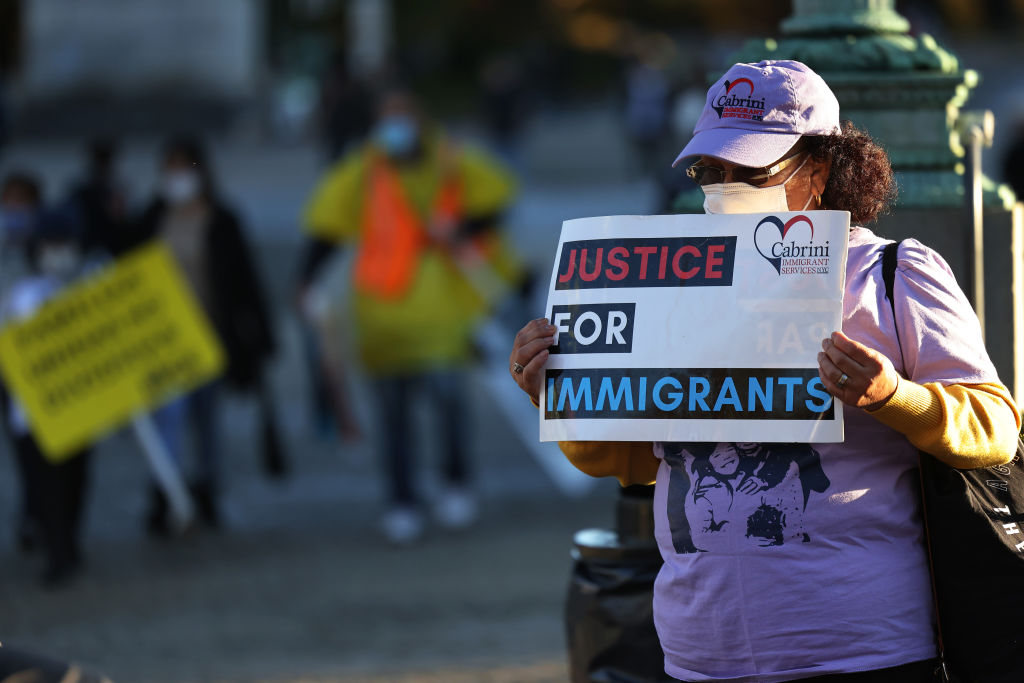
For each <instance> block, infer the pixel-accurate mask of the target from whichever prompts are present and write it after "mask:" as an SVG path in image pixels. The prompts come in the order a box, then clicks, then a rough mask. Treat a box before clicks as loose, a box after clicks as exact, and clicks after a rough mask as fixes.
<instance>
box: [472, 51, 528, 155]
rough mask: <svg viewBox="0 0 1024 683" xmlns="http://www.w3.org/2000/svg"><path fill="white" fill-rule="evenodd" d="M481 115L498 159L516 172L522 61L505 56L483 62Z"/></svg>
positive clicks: (522, 119)
mask: <svg viewBox="0 0 1024 683" xmlns="http://www.w3.org/2000/svg"><path fill="white" fill-rule="evenodd" d="M480 85H481V88H482V94H483V105H484V115H485V116H486V121H487V128H488V129H489V132H490V134H491V138H492V139H493V140H494V143H495V145H496V147H497V149H498V152H499V153H500V154H501V156H502V159H504V161H505V162H506V163H508V164H510V165H512V166H513V168H519V167H520V166H521V164H520V163H519V149H518V142H519V133H520V131H521V130H522V128H523V124H524V123H526V117H527V109H528V100H527V96H528V90H527V81H526V73H525V70H524V68H523V64H522V61H521V60H520V59H518V58H517V57H516V56H515V55H512V54H506V55H501V56H498V57H495V58H494V59H491V60H489V61H487V62H486V63H485V64H484V66H483V67H482V68H481V70H480Z"/></svg>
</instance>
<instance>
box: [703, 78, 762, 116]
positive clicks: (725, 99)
mask: <svg viewBox="0 0 1024 683" xmlns="http://www.w3.org/2000/svg"><path fill="white" fill-rule="evenodd" d="M738 85H746V86H747V93H746V95H747V96H746V97H741V96H740V93H739V92H736V93H733V92H732V90H733V88H735V87H736V86H738ZM711 108H712V109H714V110H715V111H716V112H718V118H720V119H729V118H734V119H748V120H751V121H760V120H762V119H763V118H764V98H763V97H762V98H761V99H757V98H755V97H754V84H753V83H752V82H751V80H750V79H749V78H737V79H736V80H735V81H732V82H730V81H725V92H724V93H722V94H721V95H720V96H719V97H718V99H717V100H716V101H715V103H714V104H713V105H712V106H711Z"/></svg>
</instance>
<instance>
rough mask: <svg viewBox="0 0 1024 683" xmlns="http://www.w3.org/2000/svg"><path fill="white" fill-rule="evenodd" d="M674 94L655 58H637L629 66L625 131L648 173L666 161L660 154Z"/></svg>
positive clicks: (657, 168) (640, 162)
mask: <svg viewBox="0 0 1024 683" xmlns="http://www.w3.org/2000/svg"><path fill="white" fill-rule="evenodd" d="M671 95H672V92H671V88H670V86H669V82H668V77H667V76H666V75H665V72H664V70H663V69H661V68H659V66H658V65H657V64H656V63H655V62H654V60H653V59H652V58H646V59H645V58H640V59H637V60H635V61H634V62H633V63H632V64H631V65H630V66H629V68H628V69H627V71H626V111H625V117H626V133H627V134H628V135H629V139H630V142H632V144H633V148H634V150H635V151H636V155H637V158H638V160H639V164H640V170H641V172H642V173H644V174H645V175H650V174H653V173H655V172H656V171H657V170H659V169H661V168H663V167H664V165H665V163H664V162H665V160H664V159H663V158H661V157H662V156H663V153H664V147H663V143H664V140H665V137H666V135H667V133H668V130H669V109H670V106H671Z"/></svg>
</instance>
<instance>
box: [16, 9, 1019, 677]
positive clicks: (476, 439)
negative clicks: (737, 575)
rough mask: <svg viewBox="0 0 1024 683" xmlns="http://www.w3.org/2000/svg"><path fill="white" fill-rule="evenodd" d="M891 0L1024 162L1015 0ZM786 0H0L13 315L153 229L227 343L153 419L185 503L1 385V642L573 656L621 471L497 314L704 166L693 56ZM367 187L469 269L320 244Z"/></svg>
mask: <svg viewBox="0 0 1024 683" xmlns="http://www.w3.org/2000/svg"><path fill="white" fill-rule="evenodd" d="M896 9H897V10H898V11H899V12H900V13H901V14H903V15H904V16H905V17H907V18H908V19H909V20H910V22H911V25H912V32H913V33H928V34H931V35H933V36H935V37H936V39H937V40H938V41H939V43H940V44H942V45H944V46H945V47H947V48H949V49H951V50H952V51H953V52H954V53H955V54H956V55H958V56H959V57H960V59H961V62H962V64H963V65H964V66H967V67H970V68H974V69H977V70H978V71H980V73H981V75H982V82H981V84H980V85H979V86H978V87H977V88H976V89H975V91H974V92H973V94H972V99H971V101H970V103H969V104H970V106H971V107H972V108H979V109H990V110H992V111H993V112H994V113H995V116H996V135H995V143H994V146H993V148H992V149H991V150H987V151H986V156H985V169H986V172H987V174H988V175H989V176H990V177H992V178H995V179H997V180H1002V181H1005V182H1009V183H1011V184H1012V185H1014V186H1015V187H1016V188H1017V192H1018V196H1021V194H1024V187H1022V186H1024V173H1022V169H1024V76H1021V75H1020V73H1021V72H1020V69H1019V64H1020V60H1021V59H1022V58H1024V48H1022V45H1024V42H1022V39H1024V28H1022V27H1024V2H1021V0H986V1H985V2H980V1H973V0H935V1H934V2H926V1H923V0H921V1H917V2H910V1H907V2H897V3H896ZM791 11H792V8H791V6H790V3H788V2H753V1H751V0H644V1H643V2H634V1H627V0H522V1H520V2H499V1H498V0H439V1H438V2H429V3H425V2H412V1H411V0H215V1H210V0H176V1H175V2H166V1H163V0H75V1H74V2H69V1H67V0H0V245H2V246H0V289H2V291H0V300H2V301H3V302H4V304H3V306H4V308H3V309H2V310H3V315H4V316H5V318H7V319H9V318H12V317H17V316H18V315H19V314H22V315H23V314H25V313H26V312H27V311H31V310H33V308H34V307H38V305H40V304H41V302H42V301H44V300H45V299H46V298H47V297H49V296H53V295H55V294H57V293H59V291H60V289H61V288H63V287H66V286H69V285H70V284H72V283H73V282H74V281H75V280H76V279H77V278H79V277H83V276H86V275H87V274H88V273H89V272H91V271H94V270H96V269H101V268H104V267H107V266H109V264H110V263H111V262H113V261H116V259H118V258H120V257H122V256H123V255H124V254H126V253H128V252H130V250H131V249H132V248H134V247H136V246H138V245H140V244H144V243H146V242H147V241H150V240H154V239H156V240H163V241H164V242H165V243H167V244H168V245H169V246H170V247H171V249H172V252H174V254H175V256H176V257H177V258H178V260H179V265H181V267H182V270H183V272H184V273H185V275H186V279H187V280H188V282H189V284H190V285H191V286H192V287H193V289H194V291H195V293H196V296H197V299H198V300H199V301H200V303H201V305H202V306H203V308H204V309H205V310H206V311H207V313H209V314H210V316H211V319H212V322H213V323H214V327H215V328H216V329H217V331H218V333H220V335H221V338H222V339H221V340H222V343H223V344H224V346H225V348H226V349H227V351H228V353H229V356H230V363H229V368H228V372H227V375H226V376H225V377H224V378H222V379H221V380H218V381H217V382H214V383H212V384H209V385H206V386H204V387H202V388H200V389H198V390H196V391H194V392H192V393H190V394H188V395H187V396H184V397H181V398H180V399H178V400H175V401H173V402H171V403H169V404H167V405H165V406H163V407H161V408H160V409H158V410H156V411H154V413H153V415H152V418H153V420H154V423H155V425H156V427H157V431H158V433H159V435H160V438H161V439H162V440H163V441H164V444H165V446H166V447H167V449H168V451H169V452H170V454H171V455H172V456H173V457H174V459H175V461H176V462H179V463H180V465H181V470H182V473H183V477H184V478H185V479H186V480H187V482H188V484H189V488H190V492H191V494H192V497H193V499H194V501H195V503H196V506H197V511H198V521H197V522H196V524H195V525H194V526H193V527H192V528H190V529H189V530H188V531H186V532H185V533H183V534H182V533H178V532H177V531H176V530H175V529H174V528H173V524H171V523H170V520H169V516H168V514H169V513H168V505H167V500H166V499H165V498H164V496H163V494H162V493H161V491H160V489H159V488H158V487H156V486H155V485H154V484H153V483H152V478H151V475H150V473H149V471H148V469H147V465H146V463H145V460H144V458H143V457H142V455H141V446H140V444H139V443H138V441H137V439H136V435H135V434H133V433H132V432H131V430H121V431H118V432H116V433H113V434H111V435H109V436H107V437H106V438H104V439H102V440H100V441H99V442H97V443H95V444H93V445H92V446H91V447H90V448H87V449H85V450H84V451H83V452H81V453H80V454H78V455H77V456H76V457H75V458H72V459H71V460H69V461H67V462H66V463H63V464H61V465H60V466H55V465H53V464H52V463H49V462H48V461H46V459H45V458H43V457H42V456H41V455H40V453H39V450H38V448H37V446H36V445H35V443H34V441H33V438H32V435H31V434H30V433H29V430H28V429H27V426H26V424H25V421H24V416H23V415H19V411H18V406H17V401H16V398H14V397H12V396H10V395H9V394H5V398H4V407H3V409H4V425H5V427H6V429H5V434H4V438H3V439H2V440H0V642H2V643H4V644H7V645H16V646H18V647H24V648H28V649H32V650H36V651H40V652H44V653H48V654H50V655H53V656H57V657H61V658H70V659H76V660H80V661H84V662H87V663H88V664H90V665H92V666H94V667H95V668H97V669H100V670H102V671H105V672H107V673H108V675H110V676H111V677H112V678H113V679H114V680H124V681H129V680H130V681H143V680H146V681H148V680H152V681H193V680H196V681H199V680H202V681H207V680H210V681H213V680H217V681H220V680H224V681H228V680H262V681H285V680H309V681H312V680H318V681H319V680H324V681H327V680H367V681H370V680H373V681H378V680H381V681H382V680H410V681H411V680H417V681H446V682H447V681H461V680H465V681H482V680H494V681H547V680H551V681H555V680H564V678H565V664H564V638H563V635H562V625H561V610H562V601H563V598H564V590H565V582H566V579H567V576H568V571H569V565H570V559H569V549H570V546H571V538H572V533H573V532H574V531H575V530H576V529H578V528H580V527H584V526H595V525H598V526H600V525H603V524H608V523H609V520H610V518H611V515H612V501H613V500H614V496H615V486H614V485H612V484H609V483H608V482H599V483H594V484H593V485H584V484H579V483H576V484H572V485H570V484H567V483H566V481H564V480H562V479H560V478H559V476H557V475H554V476H553V475H552V470H551V469H550V467H546V466H544V465H543V464H542V463H541V461H540V460H541V459H542V457H543V456H542V455H541V454H540V453H539V452H535V450H534V449H532V447H531V445H530V441H531V440H534V441H535V440H536V426H535V423H533V422H531V421H530V420H531V418H530V415H531V411H530V407H529V404H528V403H527V404H526V406H523V409H524V411H525V412H523V411H520V412H518V415H519V416H522V415H525V416H526V417H525V418H522V419H520V418H517V417H516V414H517V409H516V408H512V407H509V405H508V404H509V403H510V402H513V403H514V402H515V401H525V399H523V398H521V397H520V396H518V395H516V394H515V393H514V392H513V393H511V394H509V393H503V392H502V391H501V390H500V389H497V388H495V387H496V386H498V385H500V384H501V382H503V381H505V380H507V379H508V378H507V373H508V368H507V363H508V360H507V349H504V348H503V347H502V344H505V343H507V344H508V346H509V347H510V344H511V335H512V333H513V332H514V331H515V330H517V329H518V328H519V327H520V326H521V325H522V324H524V323H525V322H526V321H528V320H529V319H531V318H534V317H539V316H541V315H543V301H544V297H545V289H546V286H547V280H548V277H549V275H548V274H549V273H550V268H551V260H552V258H553V255H554V248H555V246H556V245H557V239H558V233H559V229H560V225H561V222H562V221H563V220H566V219H570V218H577V217H583V216H595V215H608V214H627V213H633V214H649V213H665V212H670V211H672V210H673V207H674V206H676V204H677V203H678V201H679V197H680V195H681V194H682V193H686V192H692V191H693V189H694V188H691V187H689V186H688V183H689V181H688V180H687V179H686V177H685V175H684V173H683V170H682V169H672V168H671V167H670V164H671V162H672V160H673V159H674V158H675V155H676V153H677V152H678V150H679V149H680V147H681V146H682V144H683V143H684V142H685V141H686V140H687V139H688V137H689V134H690V132H691V130H692V127H693V124H694V123H695V120H696V117H697V115H698V114H699V113H700V110H701V107H702V106H703V101H704V95H705V90H706V87H707V84H708V79H709V77H711V76H713V75H716V74H717V73H718V72H720V71H721V69H722V67H723V66H725V65H726V60H727V59H728V56H729V54H730V53H732V52H733V51H735V50H736V48H737V47H738V46H739V45H741V44H742V43H743V42H744V41H745V40H746V39H748V38H751V37H759V36H772V35H777V33H778V24H779V22H780V20H782V19H784V18H785V17H787V16H788V15H789V14H790V13H791ZM374 150H375V151H374ZM435 157H436V158H435ZM424 159H430V160H433V161H432V162H431V163H429V164H426V165H425V166H423V169H420V170H416V169H419V166H416V164H420V162H423V161H424ZM391 162H394V164H395V165H394V170H396V171H397V173H399V176H400V177H401V181H400V184H401V186H402V188H403V190H396V189H395V188H396V187H398V186H396V185H394V184H393V183H392V181H393V180H395V179H396V178H399V176H389V175H388V170H387V169H388V164H389V163H391ZM435 162H436V163H435ZM403 164H405V165H403ZM410 164H411V166H410ZM413 166H415V167H416V168H415V169H413V170H411V171H410V170H409V169H410V168H412V167H413ZM449 166H451V167H452V168H458V169H459V173H461V174H463V175H460V177H461V178H463V180H464V182H463V184H462V185H461V186H460V187H459V188H458V189H457V191H456V192H455V195H454V198H452V197H448V196H447V195H446V193H445V179H446V178H447V176H446V171H445V169H446V168H448V167H449ZM353 169H362V172H364V173H365V174H366V177H374V178H377V180H375V181H374V183H373V184H372V187H373V188H375V189H374V193H375V196H376V200H373V199H372V198H371V197H370V196H368V195H367V196H364V195H363V194H361V193H362V192H364V191H366V190H365V188H363V189H360V190H358V191H357V190H353V189H352V187H351V183H350V182H349V180H346V179H347V178H349V176H351V175H352V174H353V173H356V170H353ZM366 169H370V171H367V170H366ZM374 174H376V175H374ZM410 174H411V175H410ZM431 174H434V175H431ZM412 176H416V177H415V178H413V177H412ZM435 176H436V177H435ZM361 177H362V176H361ZM360 187H363V186H360ZM402 191H404V192H406V193H407V194H408V197H406V198H405V199H403V198H402ZM367 192H368V191H367ZM406 200H408V201H406ZM371 201H379V202H383V203H384V204H386V205H387V204H388V202H391V204H392V205H395V206H392V209H393V210H394V212H395V215H396V216H398V214H402V215H404V214H403V212H404V211H405V210H406V209H407V208H408V206H407V205H415V206H416V207H419V208H420V209H422V208H423V207H430V208H429V210H428V209H423V210H422V211H420V213H421V214H423V215H421V217H420V219H419V220H423V221H424V223H425V226H424V227H425V228H426V230H427V232H429V234H430V236H431V237H430V239H431V245H435V246H436V245H440V247H439V249H440V250H441V251H442V252H443V253H444V254H445V255H446V258H449V260H450V261H451V263H448V266H450V267H451V269H452V272H455V273H457V275H458V278H462V279H463V280H465V281H466V282H468V283H470V284H469V285H468V287H469V289H468V293H466V292H461V290H459V291H460V292H461V293H457V296H463V295H464V296H466V297H468V298H467V299H465V301H463V300H462V299H458V298H457V296H456V294H452V293H451V292H454V291H455V290H453V289H450V287H452V286H454V285H451V283H448V284H445V283H444V282H441V281H439V282H441V284H437V283H435V284H434V285H430V286H435V289H434V290H431V289H430V288H429V287H430V286H428V285H423V283H419V284H417V283H416V282H414V283H412V284H409V283H407V282H406V283H403V281H402V273H400V272H399V273H389V272H387V266H386V265H381V264H380V263H377V264H376V265H375V264H373V263H371V264H369V265H368V264H366V263H364V262H361V261H360V260H359V257H357V256H356V255H355V253H354V252H355V251H356V250H353V249H345V248H338V247H339V246H341V247H344V246H345V245H348V246H352V245H357V246H358V245H359V244H360V240H365V239H366V235H367V234H369V233H366V232H363V233H361V232H360V230H364V231H365V230H369V228H367V227H366V225H361V224H359V221H360V220H362V219H360V218H359V216H360V213H359V210H358V209H357V208H355V205H356V204H359V206H362V205H363V204H361V202H367V203H368V202H371ZM446 202H447V203H446ZM396 207H397V208H396ZM350 215H351V216H352V218H349V216H350ZM403 220H404V219H403V218H401V216H399V217H397V218H394V221H393V225H392V224H391V223H389V225H392V227H391V228H388V230H391V232H387V233H386V234H385V236H384V237H383V238H381V240H382V244H383V245H384V246H386V247H388V248H389V249H395V250H398V251H401V248H402V247H401V245H402V244H403V239H405V237H404V236H407V233H405V232H403V230H405V229H406V228H408V226H407V225H406V226H405V228H403V227H402V225H404V223H403V222H402V221H403ZM410 220H414V219H410ZM426 224H429V225H426ZM394 226H398V227H394ZM363 246H366V242H365V241H364V242H363ZM409 248H410V249H413V250H415V249H420V248H422V247H409ZM389 253H391V252H389ZM411 253H412V252H411ZM414 256H415V257H417V258H418V257H419V256H420V254H419V252H418V251H415V252H414ZM409 258H413V256H410V257H409ZM385 260H386V259H385ZM446 263H447V262H446ZM480 263H486V264H487V265H488V268H484V269H483V273H482V274H481V272H480V271H481V269H479V268H477V266H478V265H479V264H480ZM452 264H455V265H452ZM495 274H497V275H498V276H500V277H498V278H495V277H494V276H495ZM478 276H479V277H478ZM495 279H497V280H499V282H492V280H495ZM460 281H461V280H460ZM353 283H356V285H357V290H358V291H359V292H362V293H363V294H365V292H366V291H368V290H366V288H371V289H372V288H374V287H376V288H377V290H375V291H378V293H380V292H383V294H381V296H383V297H384V298H385V299H386V300H387V303H386V306H385V307H384V308H381V307H379V306H377V307H374V306H373V305H370V304H367V302H366V301H365V300H361V299H359V297H358V296H357V297H356V298H355V299H353V298H352V297H351V296H350V295H351V294H352V291H353ZM421 286H422V287H424V288H425V289H422V291H423V292H426V293H425V294H423V296H424V297H426V298H425V299H424V298H421V299H415V297H414V296H413V294H410V292H412V293H415V292H418V291H421V290H420V289H417V288H418V287H421ZM460 286H461V285H460ZM360 287H361V288H362V289H360ZM437 287H439V288H440V289H436V288H437ZM445 287H449V289H445ZM439 291H441V292H448V294H443V293H442V294H438V293H437V292H439ZM388 292H391V294H388ZM395 292H397V294H394V293H395ZM392 294H394V296H392ZM406 295H408V296H409V300H410V301H412V303H411V304H410V305H409V306H407V307H406V308H405V309H403V310H402V311H399V309H398V308H393V309H392V308H387V306H397V304H395V303H394V298H395V297H398V298H399V299H401V297H403V296H406ZM388 297H392V298H391V299H388ZM431 297H434V298H431ZM452 297H456V298H452ZM423 301H427V302H429V306H428V308H430V309H431V311H428V312H429V313H431V314H430V315H422V313H423V311H424V310H425V309H424V307H423V306H422V305H421V304H422V302H423ZM467 302H468V303H467ZM446 306H447V308H445V307H446ZM410 308H411V309H414V310H412V311H410V310H409V309H410ZM435 309H436V311H437V312H436V314H435V313H434V310H435ZM442 309H443V310H442ZM382 311H383V312H382ZM467 311H470V313H471V314H469V313H467ZM417 312H419V313H420V315H419V316H418V317H417V315H416V313H417ZM398 316H402V318H401V319H402V321H403V322H402V325H398V323H395V322H394V321H395V320H397V319H398ZM360 323H361V324H363V325H364V327H365V326H369V325H377V326H378V327H380V328H381V329H392V330H397V331H395V332H394V334H392V335H391V336H390V337H388V335H387V334H385V336H384V337H383V338H381V339H383V341H382V340H381V339H367V338H365V335H364V336H360V333H359V332H358V327H357V325H358V324H360ZM389 325H391V326H392V327H391V328H389V327H388V326H389ZM410 326H412V328H413V329H418V330H419V332H418V333H417V334H416V335H413V336H411V337H410V336H408V331H409V329H410ZM416 326H419V327H418V328H417V327H416ZM438 330H441V332H440V333H439V332H438ZM453 330H454V331H453ZM403 335H406V336H403ZM453 335H454V336H453ZM460 335H461V336H460ZM425 339H430V340H433V341H430V342H429V343H427V342H424V340H425ZM453 340H454V341H453ZM392 347H393V348H394V349H397V351H395V352H394V353H390V355H389V354H388V353H383V351H387V350H389V349H391V348H392ZM421 347H423V348H426V347H430V348H431V349H434V350H433V351H430V350H429V349H427V350H426V351H424V353H425V354H426V355H425V356H424V357H422V358H420V357H409V353H407V351H408V350H409V349H419V348H421ZM403 354H404V355H403ZM503 354H504V355H503ZM383 356H386V357H383ZM413 356H415V354H413ZM382 357H383V360H382ZM505 384H506V385H507V386H509V387H512V388H513V389H514V386H513V385H512V383H511V381H510V380H508V381H507V382H505Z"/></svg>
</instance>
